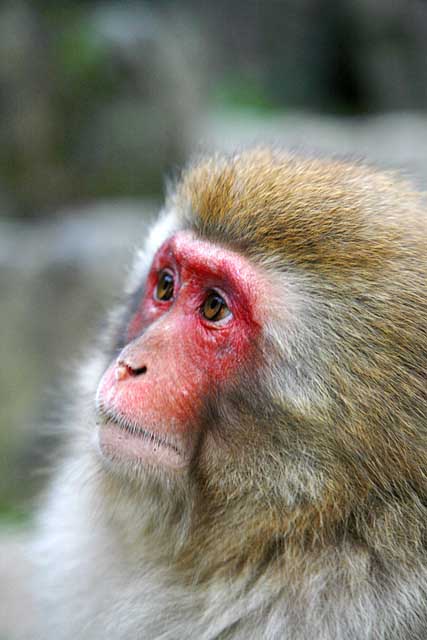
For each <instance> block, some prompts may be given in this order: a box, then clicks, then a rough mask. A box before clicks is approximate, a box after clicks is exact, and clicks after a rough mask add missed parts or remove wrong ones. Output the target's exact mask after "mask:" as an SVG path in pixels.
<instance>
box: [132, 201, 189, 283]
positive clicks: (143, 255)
mask: <svg viewBox="0 0 427 640" xmlns="http://www.w3.org/2000/svg"><path fill="white" fill-rule="evenodd" d="M179 223H180V221H179V216H178V213H177V212H176V210H175V209H170V210H167V209H164V210H162V211H161V212H160V215H159V218H158V220H157V221H156V222H155V224H154V225H153V226H152V227H151V228H150V230H149V233H148V236H147V237H146V239H145V241H144V244H143V247H142V249H139V251H137V252H136V254H135V258H134V262H133V266H132V268H131V270H130V274H129V277H128V280H127V283H126V286H125V291H126V293H127V294H131V293H133V292H134V291H135V290H136V289H137V288H138V287H140V286H141V282H143V281H144V280H145V279H146V277H147V274H148V271H149V268H150V265H151V263H152V261H153V258H154V255H155V253H156V251H157V250H158V249H159V247H161V245H162V244H163V243H164V242H165V240H167V239H168V238H170V236H172V235H173V234H174V233H175V232H176V231H178V230H179V228H180V224H179Z"/></svg>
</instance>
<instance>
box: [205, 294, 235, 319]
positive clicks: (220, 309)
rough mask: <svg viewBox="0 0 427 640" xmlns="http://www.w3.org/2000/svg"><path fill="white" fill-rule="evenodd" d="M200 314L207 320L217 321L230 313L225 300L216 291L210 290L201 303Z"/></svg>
mask: <svg viewBox="0 0 427 640" xmlns="http://www.w3.org/2000/svg"><path fill="white" fill-rule="evenodd" d="M201 310H202V315H203V317H204V318H205V319H206V320H209V322H219V321H220V320H224V318H226V317H227V316H229V315H230V314H231V311H230V309H229V308H228V307H227V304H226V302H225V300H224V299H223V298H222V297H221V296H220V295H219V294H218V293H216V291H211V293H209V295H208V297H207V298H206V300H205V301H204V303H203V305H202V309H201Z"/></svg>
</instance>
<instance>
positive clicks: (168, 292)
mask: <svg viewBox="0 0 427 640" xmlns="http://www.w3.org/2000/svg"><path fill="white" fill-rule="evenodd" d="M173 285H174V280H173V275H172V274H171V273H169V271H165V270H163V271H160V273H159V278H158V280H157V287H156V298H157V300H163V301H166V300H170V299H171V298H172V296H173Z"/></svg>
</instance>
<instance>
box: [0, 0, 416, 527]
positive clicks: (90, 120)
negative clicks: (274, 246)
mask: <svg viewBox="0 0 427 640" xmlns="http://www.w3.org/2000/svg"><path fill="white" fill-rule="evenodd" d="M254 142H255V143H256V142H274V143H276V144H281V145H284V146H286V147H288V148H291V149H296V150H299V151H303V152H304V151H310V152H313V151H314V152H316V153H322V154H324V153H333V154H336V155H344V156H350V157H353V158H362V159H363V158H366V159H368V161H369V162H371V163H373V164H378V165H379V166H382V167H385V168H397V169H399V170H400V171H402V172H403V173H404V174H405V175H406V176H408V177H410V178H411V179H412V180H414V181H415V182H416V183H417V184H418V185H419V186H420V187H421V188H425V187H426V178H427V171H426V169H427V3H426V2H425V0H418V1H417V0H375V1H372V0H335V1H333V0H234V2H229V1H227V0H216V1H215V2H212V1H204V0H180V1H178V0H175V1H174V0H157V1H154V0H151V1H150V0H145V1H142V2H126V1H125V0H117V1H116V2H114V1H111V2H101V1H99V2H95V1H90V0H86V1H85V0H80V1H77V0H76V1H71V0H69V1H65V0H50V1H49V0H45V1H42V0H31V1H30V0H27V1H25V0H10V1H7V0H3V1H2V2H1V3H0V350H1V364H0V524H1V523H3V525H9V524H11V523H12V524H14V525H25V524H26V523H31V512H32V505H33V504H34V498H35V497H36V496H37V494H38V493H39V492H40V490H41V488H42V487H43V484H44V482H45V481H46V477H47V475H48V474H46V473H45V472H44V471H43V467H44V463H43V460H44V454H45V453H46V451H50V452H52V451H54V448H55V446H56V439H55V437H54V436H51V435H49V433H48V431H46V430H45V429H44V428H43V425H44V424H46V422H48V423H49V422H52V420H53V421H54V416H55V412H56V410H57V407H58V404H59V402H58V398H61V397H62V392H63V386H64V384H63V382H62V381H63V380H67V377H68V376H69V375H70V372H72V371H73V370H74V368H75V366H76V364H78V362H79V359H80V358H81V356H82V354H84V351H85V345H86V344H88V342H89V341H90V338H91V336H92V335H93V332H94V331H95V330H96V327H97V326H98V325H99V323H100V322H102V318H103V315H104V313H105V311H106V309H108V308H109V306H110V304H111V302H112V301H113V300H114V297H115V296H116V295H117V292H118V291H119V288H120V282H121V281H122V278H123V274H124V273H125V270H126V266H127V265H128V264H129V260H130V257H131V255H132V249H133V246H134V244H135V243H137V242H138V240H139V238H141V237H142V236H143V235H144V228H145V225H146V223H147V220H149V219H150V218H151V217H152V216H153V215H154V214H155V212H156V210H157V209H158V206H159V202H160V201H161V198H162V191H163V185H164V180H165V178H166V179H168V178H171V177H173V176H174V175H175V174H176V172H177V170H178V168H179V167H180V166H181V165H182V163H184V162H185V161H186V159H187V158H188V157H189V156H190V155H191V154H192V153H194V152H198V151H200V150H204V149H213V148H214V149H218V148H219V149H231V148H235V147H239V146H242V145H248V144H250V143H254Z"/></svg>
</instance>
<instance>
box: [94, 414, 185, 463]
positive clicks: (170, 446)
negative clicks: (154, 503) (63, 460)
mask: <svg viewBox="0 0 427 640" xmlns="http://www.w3.org/2000/svg"><path fill="white" fill-rule="evenodd" d="M97 445H98V450H99V452H100V454H101V456H102V457H103V458H104V459H105V460H106V461H107V462H108V463H109V464H111V463H112V464H118V465H120V466H121V467H123V465H125V466H129V468H137V469H138V468H141V467H144V468H147V467H148V468H150V467H151V468H154V469H156V470H165V471H168V470H170V471H172V472H183V471H185V470H186V469H187V468H188V466H189V464H190V457H191V450H190V449H192V447H188V446H186V447H185V450H184V447H183V446H181V445H180V444H178V443H175V442H173V441H172V439H171V438H166V437H165V436H164V435H162V434H160V433H158V432H157V429H156V430H154V429H153V430H151V429H150V430H149V429H147V428H144V427H142V426H140V425H136V424H130V423H129V422H127V421H126V420H124V419H122V418H121V417H120V416H116V415H106V414H104V415H101V416H100V420H99V422H98V429H97Z"/></svg>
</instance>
